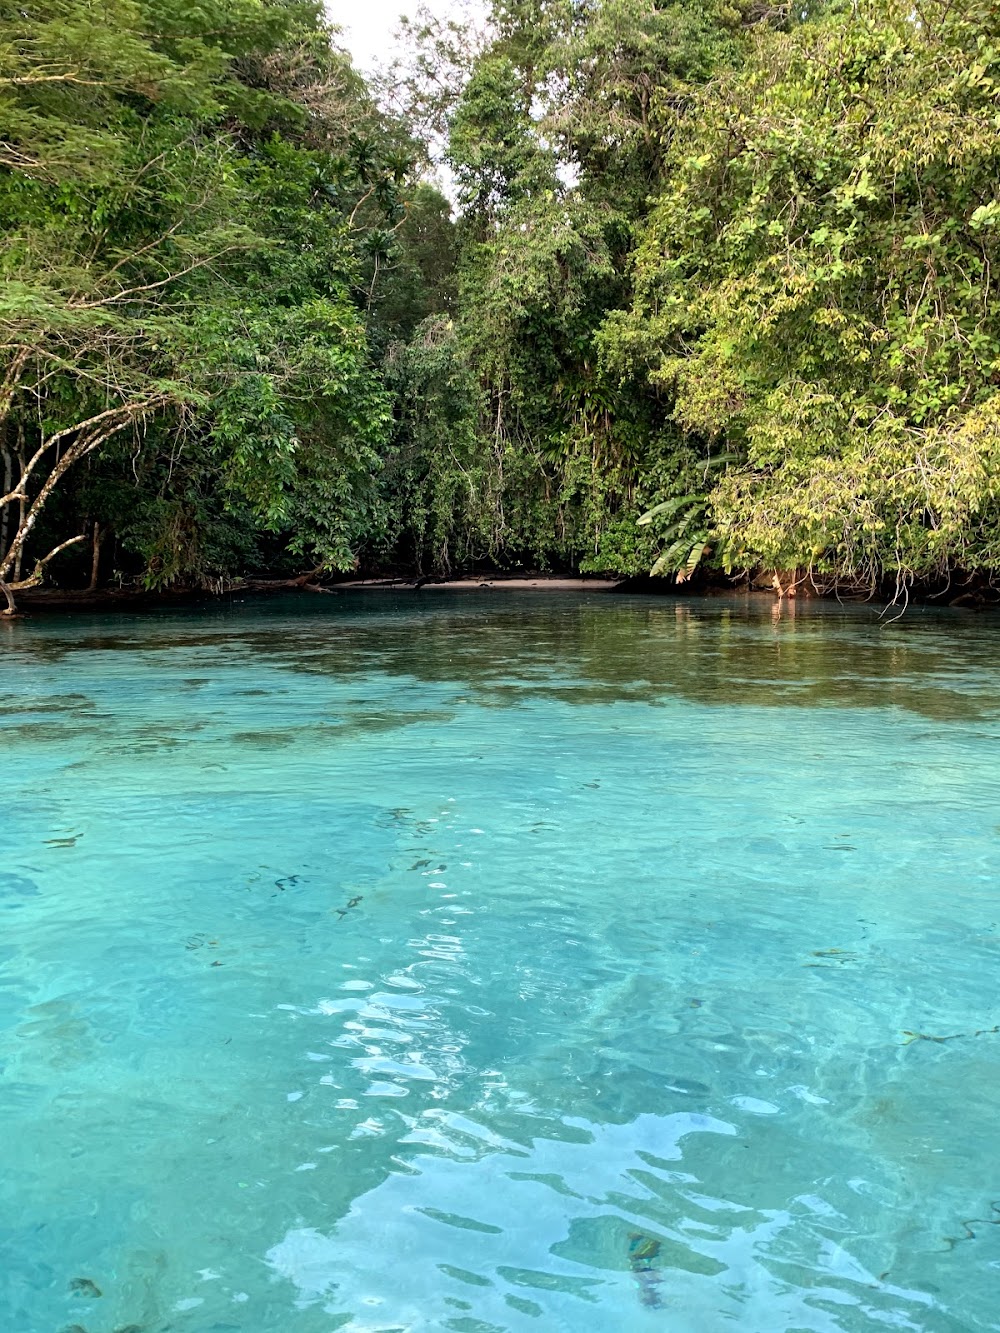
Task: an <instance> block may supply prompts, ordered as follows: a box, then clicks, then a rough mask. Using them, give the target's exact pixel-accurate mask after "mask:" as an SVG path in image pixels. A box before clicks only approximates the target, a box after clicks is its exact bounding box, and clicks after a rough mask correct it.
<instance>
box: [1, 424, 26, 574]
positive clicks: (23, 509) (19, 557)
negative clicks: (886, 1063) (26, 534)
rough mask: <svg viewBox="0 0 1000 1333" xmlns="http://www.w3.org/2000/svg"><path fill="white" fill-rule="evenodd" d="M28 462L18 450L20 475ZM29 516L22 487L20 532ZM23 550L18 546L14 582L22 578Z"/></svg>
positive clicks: (19, 518) (3, 554) (2, 550)
mask: <svg viewBox="0 0 1000 1333" xmlns="http://www.w3.org/2000/svg"><path fill="white" fill-rule="evenodd" d="M27 462H28V460H27V459H26V458H25V456H24V451H23V450H18V454H17V463H18V467H19V468H20V470H21V471H20V475H21V476H22V477H23V476H24V469H25V467H27ZM27 516H28V498H27V496H26V495H25V494H24V493H23V489H22V494H21V499H20V501H19V513H18V518H17V531H18V532H20V531H21V529H22V528H23V527H24V520H25V519H26V518H27ZM15 540H16V538H15ZM22 552H23V547H20V546H19V547H18V548H17V559H16V560H15V562H14V582H15V583H17V582H18V581H19V580H20V578H21V561H22V559H23V554H22ZM5 554H6V551H5V549H0V559H2V558H4V556H5Z"/></svg>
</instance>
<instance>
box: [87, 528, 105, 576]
mask: <svg viewBox="0 0 1000 1333" xmlns="http://www.w3.org/2000/svg"><path fill="white" fill-rule="evenodd" d="M104 537H105V533H103V532H102V531H101V525H100V523H97V522H95V523H94V544H93V548H92V554H91V561H90V582H89V583H88V584H87V591H88V592H94V591H96V589H97V575H98V573H99V572H100V567H101V546H102V544H103V542H104Z"/></svg>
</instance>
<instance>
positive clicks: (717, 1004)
mask: <svg viewBox="0 0 1000 1333" xmlns="http://www.w3.org/2000/svg"><path fill="white" fill-rule="evenodd" d="M0 630H2V633H0V745H2V747H3V748H2V754H3V759H4V763H3V775H4V781H3V784H2V788H0V926H2V932H0V1070H2V1074H0V1125H2V1126H3V1136H2V1140H0V1144H2V1146H0V1165H2V1172H0V1327H2V1328H3V1329H4V1330H7V1331H9V1333H57V1331H58V1330H63V1329H73V1330H74V1333H79V1330H80V1329H85V1330H86V1333H116V1331H117V1333H122V1331H123V1330H128V1331H129V1333H138V1330H142V1333H168V1330H169V1333H223V1330H225V1331H227V1333H279V1331H280V1333H332V1330H335V1329H346V1330H350V1331H351V1333H375V1331H376V1330H377V1331H378V1333H389V1330H394V1331H397V1330H454V1333H494V1331H496V1330H504V1331H506V1330H511V1331H512V1333H521V1331H522V1330H525V1331H527V1330H531V1331H532V1333H548V1331H549V1330H572V1333H590V1331H591V1330H593V1333H606V1331H607V1330H626V1331H628V1333H632V1331H633V1330H634V1333H646V1330H650V1331H652V1330H670V1333H715V1331H716V1330H720V1331H721V1330H731V1329H733V1328H737V1329H740V1330H747V1331H748V1333H771V1330H774V1331H775V1333H778V1331H784V1330H789V1331H791V1330H816V1331H817V1333H834V1331H835V1330H844V1331H845V1333H859V1331H860V1330H872V1329H884V1328H887V1327H888V1328H893V1329H918V1330H929V1331H931V1333H937V1331H939V1330H940V1331H942V1333H944V1331H945V1330H980V1329H1000V1300H998V1292H1000V1171H998V1166H997V1147H996V1145H997V1126H998V1124H1000V1077H998V1075H1000V1034H998V1033H997V1032H996V1031H994V1029H995V1028H996V1027H997V1025H998V1024H1000V999H998V988H997V975H998V962H1000V894H998V871H1000V831H998V828H1000V765H998V748H997V741H998V737H1000V665H998V664H1000V626H998V622H997V621H996V620H995V619H992V618H988V617H985V616H984V617H975V616H968V615H962V614H960V613H948V612H937V611H931V610H920V609H918V610H916V611H911V612H910V613H909V614H908V615H907V616H906V617H905V618H904V619H903V620H901V621H898V622H896V623H895V624H892V625H887V624H885V622H884V621H882V622H880V621H879V619H878V615H877V612H876V611H874V610H872V609H871V608H867V607H860V608H859V607H854V608H841V607H838V606H836V605H835V604H833V605H831V604H823V605H818V606H816V605H811V606H810V605H800V606H799V607H798V608H796V609H795V613H794V615H790V614H789V613H788V612H787V611H785V612H784V613H779V612H778V611H777V609H776V608H775V609H774V610H772V606H771V604H770V603H769V602H768V601H766V600H764V601H758V600H753V601H751V600H744V599H733V600H731V601H727V600H724V599H713V600H706V601H688V602H684V603H680V602H674V601H673V600H670V599H643V598H637V599H630V600H625V599H619V598H616V597H613V596H609V595H607V594H591V595H544V594H524V595H521V596H517V595H497V594H487V593H484V594H478V593H477V594H472V593H463V594H455V595H440V594H435V595H431V596H426V595H424V596H420V595H415V594H412V593H405V594H400V595H398V596H393V595H388V594H372V595H364V594H352V595H344V596H338V597H328V598H319V597H315V598H309V597H305V596H302V597H299V598H295V599H288V600H268V601H263V602H257V603H251V602H248V603H246V604H232V605H228V606H219V605H215V606H211V607H207V608H200V609H198V608H195V609H187V610H184V611H183V612H177V613H173V612H171V613H166V612H163V613H155V614H149V615H145V616H134V617H98V616H80V615H78V616H75V617H68V616H67V617H62V616H60V617H54V616H53V617H41V616H40V617H38V618H35V619H31V620H25V621H22V622H16V623H14V624H11V625H4V626H2V627H0Z"/></svg>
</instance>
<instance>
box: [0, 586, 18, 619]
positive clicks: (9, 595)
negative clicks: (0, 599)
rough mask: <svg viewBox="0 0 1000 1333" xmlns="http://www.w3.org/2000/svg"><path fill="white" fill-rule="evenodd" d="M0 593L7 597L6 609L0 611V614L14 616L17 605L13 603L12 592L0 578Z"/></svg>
mask: <svg viewBox="0 0 1000 1333" xmlns="http://www.w3.org/2000/svg"><path fill="white" fill-rule="evenodd" d="M0 594H2V595H3V596H4V597H6V599H7V609H6V610H4V611H0V616H16V615H17V606H16V605H15V603H14V594H13V593H12V592H11V590H10V589H9V588H8V587H7V585H6V583H4V581H3V579H0Z"/></svg>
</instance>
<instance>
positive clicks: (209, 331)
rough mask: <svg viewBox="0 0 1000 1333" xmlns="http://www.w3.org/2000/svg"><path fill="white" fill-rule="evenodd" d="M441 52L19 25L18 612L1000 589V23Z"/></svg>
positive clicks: (747, 7) (299, 27)
mask: <svg viewBox="0 0 1000 1333" xmlns="http://www.w3.org/2000/svg"><path fill="white" fill-rule="evenodd" d="M410 35H411V41H412V57H411V59H410V61H409V64H408V65H406V66H405V67H404V68H401V69H397V70H396V71H395V74H394V83H393V86H392V87H390V88H382V89H380V90H379V95H378V96H377V95H376V93H375V92H373V91H372V89H371V88H369V87H368V86H366V84H365V82H364V81H363V80H362V79H361V78H360V76H359V75H358V74H357V73H356V72H355V71H354V70H353V69H352V67H351V65H350V61H349V59H348V58H347V56H346V55H345V54H344V53H343V52H342V51H341V50H340V49H339V48H338V46H337V44H336V34H335V33H333V32H331V31H330V30H329V29H328V28H327V27H326V25H325V23H324V21H323V19H322V17H321V13H320V11H319V10H318V8H316V7H315V6H313V5H310V4H302V3H283V2H275V0H211V2H210V3H208V4H207V5H206V4H200V5H198V6H190V5H188V4H187V2H186V0H155V2H154V0H110V2H109V4H106V5H105V6H103V7H102V9H101V11H100V14H99V15H97V14H95V11H93V10H92V8H91V7H90V5H89V4H88V3H87V2H86V0H38V3H29V4H27V5H18V6H14V5H8V4H4V3H3V0H0V273H2V276H3V279H4V286H3V292H2V295H0V357H2V361H0V580H3V581H6V582H7V583H8V584H12V585H13V586H14V588H15V589H16V588H17V587H23V586H25V585H26V584H31V583H34V582H39V581H41V579H42V578H43V577H44V576H45V575H46V574H48V575H50V576H52V577H56V578H62V579H64V580H65V581H68V582H71V583H72V582H75V583H76V584H77V585H78V586H79V584H80V583H81V582H86V579H87V576H88V575H91V576H92V577H93V578H94V579H98V578H102V579H109V578H112V577H118V578H125V579H142V580H144V581H145V582H146V583H147V585H150V586H166V585H169V584H171V583H188V584H191V583H194V584H200V585H202V586H212V585H214V584H217V583H218V582H219V581H222V580H225V579H227V578H231V577H233V576H236V575H239V574H245V573H247V572H251V571H258V572H260V571H271V572H279V571H285V572H287V573H289V574H294V573H298V572H300V571H302V570H306V569H315V570H317V571H319V570H326V571H333V570H337V569H340V570H346V569H352V568H357V567H358V566H359V565H360V566H361V567H363V568H365V569H368V570H377V569H393V570H399V571H413V572H421V573H437V572H446V571H449V570H454V569H461V568H493V567H498V566H499V567H503V566H507V567H511V566H516V565H532V566H541V567H549V568H562V569H582V570H593V571H608V572H614V573H628V574H631V573H639V572H645V571H648V570H650V569H651V568H652V569H654V570H655V572H657V573H663V574H673V575H675V576H676V577H677V578H678V579H680V580H684V579H686V578H688V577H690V576H692V575H693V574H694V572H695V571H696V570H698V569H701V568H711V567H714V568H717V569H720V570H725V571H733V572H740V571H747V570H764V571H772V570H777V571H797V573H792V574H790V575H787V576H786V575H785V574H782V575H781V577H782V579H784V578H786V577H792V578H798V579H805V578H807V577H812V578H813V579H814V580H815V581H817V582H821V581H823V580H826V581H830V580H833V579H837V578H848V579H853V580H858V581H864V582H869V583H875V582H877V581H879V580H881V579H884V578H886V577H888V578H890V579H893V578H894V579H895V580H896V581H897V584H898V586H900V587H904V586H906V585H908V584H909V582H910V581H912V580H913V579H914V578H916V577H920V578H933V579H940V578H947V577H950V576H951V575H952V574H953V573H954V572H956V571H963V572H976V573H978V574H981V575H985V576H987V577H988V576H989V575H990V574H991V573H992V571H993V570H995V569H997V568H998V566H1000V484H998V481H997V478H998V471H1000V390H998V372H1000V314H998V308H1000V307H998V304H997V302H996V301H995V300H993V299H991V298H992V290H991V288H992V285H993V283H994V273H995V271H996V265H997V261H998V259H1000V255H998V254H997V239H996V237H997V231H998V228H1000V196H998V193H997V181H998V180H1000V8H998V6H997V5H996V4H995V3H989V0H929V2H926V3H925V2H924V0H922V2H921V3H920V4H918V5H916V6H913V5H909V4H903V3H901V2H900V0H859V2H858V3H857V4H855V5H853V6H852V7H849V8H848V7H840V6H839V5H837V4H832V5H819V6H812V7H810V8H809V9H806V10H802V9H800V10H797V11H795V13H794V16H793V15H792V12H791V11H790V10H788V9H785V8H782V7H765V6H761V7H759V8H758V7H757V6H756V4H755V3H753V2H752V0H710V2H709V3H707V4H705V3H695V0H670V2H669V3H664V2H662V0H595V2H594V3H588V4H583V3H580V2H579V0H496V2H495V3H494V6H493V9H492V12H491V15H490V19H489V22H488V23H487V24H486V25H485V26H484V28H483V29H482V31H481V32H479V33H478V34H473V33H472V31H471V30H463V29H461V28H457V27H456V26H455V25H454V24H441V23H438V22H436V21H435V20H434V19H433V18H431V17H430V16H427V15H424V16H423V17H422V18H420V19H418V20H417V21H416V22H415V23H413V24H412V25H411V26H410ZM389 107H391V108H392V109H391V110H388V109H386V108H389ZM428 136H429V137H428ZM435 155H438V156H439V157H440V156H441V155H443V157H444V160H445V162H446V164H447V169H448V171H449V173H450V176H451V179H452V181H453V183H454V187H453V188H454V194H455V196H456V204H457V207H456V209H455V210H454V216H453V215H452V210H451V208H450V207H449V205H448V202H447V201H446V200H445V199H444V197H443V196H442V195H441V193H440V192H439V191H438V190H436V189H435V188H434V187H432V186H431V185H428V184H427V183H425V181H423V180H422V176H424V175H426V173H427V168H428V166H429V164H430V163H431V161H432V159H433V158H434V157H435ZM102 552H103V555H102ZM109 552H110V554H109ZM50 560H51V564H50V563H49V561H50ZM101 560H103V563H100V561H101Z"/></svg>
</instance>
